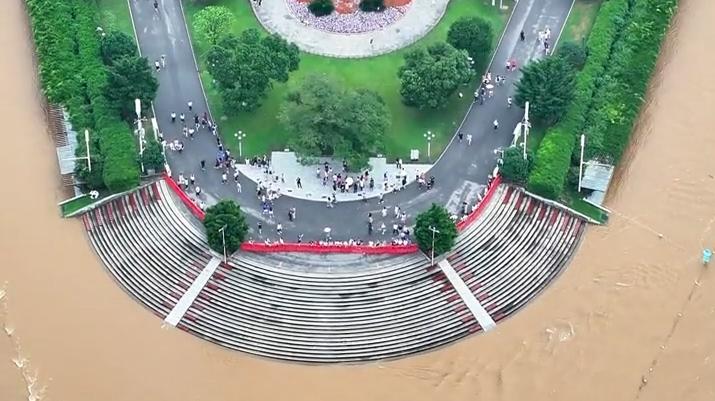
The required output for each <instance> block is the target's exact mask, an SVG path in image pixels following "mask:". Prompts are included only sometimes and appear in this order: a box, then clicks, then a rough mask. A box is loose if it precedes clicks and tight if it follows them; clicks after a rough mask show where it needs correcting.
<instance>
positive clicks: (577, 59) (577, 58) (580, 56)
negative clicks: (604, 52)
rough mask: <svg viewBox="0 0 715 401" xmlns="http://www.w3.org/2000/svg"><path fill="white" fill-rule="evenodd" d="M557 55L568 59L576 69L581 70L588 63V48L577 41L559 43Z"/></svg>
mask: <svg viewBox="0 0 715 401" xmlns="http://www.w3.org/2000/svg"><path fill="white" fill-rule="evenodd" d="M556 55H557V56H559V57H561V58H563V59H564V60H566V62H567V63H569V64H570V65H571V66H572V67H573V68H574V69H575V70H580V69H581V68H583V65H584V64H585V63H586V49H585V48H584V47H583V46H581V45H579V44H577V43H575V42H564V43H562V44H561V45H559V50H558V52H557V53H556Z"/></svg>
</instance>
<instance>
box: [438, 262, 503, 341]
mask: <svg viewBox="0 0 715 401" xmlns="http://www.w3.org/2000/svg"><path fill="white" fill-rule="evenodd" d="M437 266H439V268H440V269H442V272H443V273H444V275H445V276H447V279H448V280H449V282H450V283H451V284H452V287H454V289H455V290H457V294H459V296H460V298H462V301H464V304H465V305H467V308H468V309H469V311H470V312H472V315H474V318H475V319H477V322H479V326H481V327H482V329H484V331H489V330H491V329H493V328H495V327H497V324H496V323H494V319H492V317H491V316H489V313H488V312H487V311H486V310H485V309H484V307H483V306H482V304H480V303H479V301H478V300H477V298H476V297H475V296H474V294H473V293H472V291H471V290H470V289H469V287H467V285H466V284H464V281H462V278H461V277H459V274H458V273H457V272H456V271H455V270H454V268H452V265H450V264H449V262H448V261H447V259H444V260H442V261H441V262H439V263H437Z"/></svg>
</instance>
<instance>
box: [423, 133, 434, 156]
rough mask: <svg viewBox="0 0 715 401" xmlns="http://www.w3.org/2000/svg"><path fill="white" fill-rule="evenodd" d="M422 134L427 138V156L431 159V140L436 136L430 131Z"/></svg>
mask: <svg viewBox="0 0 715 401" xmlns="http://www.w3.org/2000/svg"><path fill="white" fill-rule="evenodd" d="M422 136H424V137H425V139H427V158H428V159H429V160H432V140H433V139H434V138H435V137H436V136H437V135H435V134H433V133H432V131H427V133H425V134H422Z"/></svg>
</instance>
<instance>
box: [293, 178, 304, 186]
mask: <svg viewBox="0 0 715 401" xmlns="http://www.w3.org/2000/svg"><path fill="white" fill-rule="evenodd" d="M295 186H296V187H298V189H303V184H302V183H301V182H300V177H298V178H296V179H295Z"/></svg>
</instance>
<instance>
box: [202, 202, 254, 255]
mask: <svg viewBox="0 0 715 401" xmlns="http://www.w3.org/2000/svg"><path fill="white" fill-rule="evenodd" d="M223 227H226V228H225V229H223V231H224V232H223V234H222V233H221V230H222V228H223ZM204 229H205V230H206V236H207V237H208V242H209V246H210V247H211V249H213V250H214V251H216V252H219V253H223V240H224V239H225V240H226V253H227V254H232V253H234V252H236V251H237V250H238V248H239V247H240V246H241V242H243V240H244V239H246V233H247V232H248V224H246V218H245V216H244V215H243V211H241V207H240V206H239V205H238V204H237V203H236V202H234V201H232V200H222V201H220V202H219V203H217V204H215V205H213V206H211V207H210V208H208V209H207V210H206V216H205V217H204Z"/></svg>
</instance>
